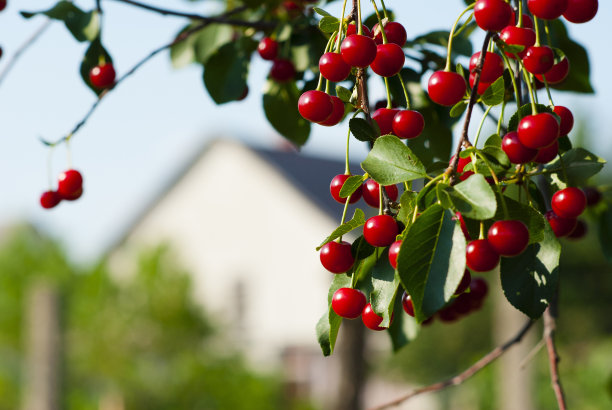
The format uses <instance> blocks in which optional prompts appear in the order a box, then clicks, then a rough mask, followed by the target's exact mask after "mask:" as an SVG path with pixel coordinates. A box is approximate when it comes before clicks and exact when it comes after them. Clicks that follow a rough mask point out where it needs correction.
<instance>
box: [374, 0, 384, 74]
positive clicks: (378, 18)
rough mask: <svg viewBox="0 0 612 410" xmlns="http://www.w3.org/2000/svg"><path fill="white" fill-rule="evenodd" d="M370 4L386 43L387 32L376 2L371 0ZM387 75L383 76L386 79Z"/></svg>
mask: <svg viewBox="0 0 612 410" xmlns="http://www.w3.org/2000/svg"><path fill="white" fill-rule="evenodd" d="M372 6H374V13H375V14H376V19H377V20H378V30H380V35H381V36H382V40H383V44H387V33H385V26H384V24H383V21H382V19H381V18H380V13H379V12H378V7H376V2H375V1H374V0H372ZM386 78H387V77H385V79H386Z"/></svg>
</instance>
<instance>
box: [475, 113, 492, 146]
mask: <svg viewBox="0 0 612 410" xmlns="http://www.w3.org/2000/svg"><path fill="white" fill-rule="evenodd" d="M492 108H493V106H492V105H491V106H489V107H487V110H486V111H485V112H484V114H483V116H482V118H481V120H480V124H479V125H478V130H477V131H476V138H475V139H474V147H477V146H478V138H480V132H481V131H482V127H483V125H484V122H485V120H486V119H487V116H488V115H489V111H491V109H492Z"/></svg>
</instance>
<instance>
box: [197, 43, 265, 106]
mask: <svg viewBox="0 0 612 410" xmlns="http://www.w3.org/2000/svg"><path fill="white" fill-rule="evenodd" d="M256 47H257V43H256V42H255V41H253V40H251V39H248V38H241V39H240V40H238V41H236V42H232V43H228V44H225V45H223V46H221V47H220V48H219V49H217V51H215V52H214V53H212V55H210V57H209V58H208V60H207V61H206V63H205V64H204V84H205V85H206V89H207V90H208V93H209V94H210V96H211V97H212V99H213V100H214V101H215V102H216V103H217V104H223V103H227V102H231V101H236V100H238V99H239V98H240V96H241V95H242V94H243V93H244V92H245V90H246V89H247V77H248V74H249V62H250V59H251V53H252V52H253V51H254V50H255V48H256Z"/></svg>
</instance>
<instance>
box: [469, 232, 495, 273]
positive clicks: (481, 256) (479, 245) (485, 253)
mask: <svg viewBox="0 0 612 410" xmlns="http://www.w3.org/2000/svg"><path fill="white" fill-rule="evenodd" d="M465 258H466V263H467V266H468V268H470V269H471V270H473V271H474V272H488V271H490V270H492V269H494V268H495V267H496V266H497V264H498V263H499V254H498V253H497V252H496V251H495V249H493V247H492V246H491V244H490V243H489V241H488V240H486V239H476V240H474V241H472V242H470V243H468V246H467V248H466V251H465Z"/></svg>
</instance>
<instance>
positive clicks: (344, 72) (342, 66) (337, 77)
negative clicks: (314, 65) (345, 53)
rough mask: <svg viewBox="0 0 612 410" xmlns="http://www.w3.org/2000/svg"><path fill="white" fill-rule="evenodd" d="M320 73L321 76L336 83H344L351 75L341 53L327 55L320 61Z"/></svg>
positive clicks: (349, 67) (349, 68)
mask: <svg viewBox="0 0 612 410" xmlns="http://www.w3.org/2000/svg"><path fill="white" fill-rule="evenodd" d="M319 71H321V75H322V76H323V77H325V78H326V79H328V80H329V81H333V82H335V83H337V82H339V81H344V80H346V78H347V77H348V75H349V74H350V73H351V66H350V65H348V64H347V63H346V62H345V61H344V59H343V58H342V56H341V55H340V54H339V53H332V52H329V53H325V54H323V55H322V56H321V58H320V59H319Z"/></svg>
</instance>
